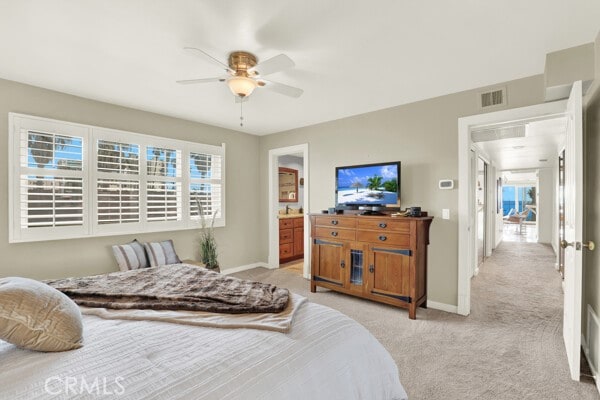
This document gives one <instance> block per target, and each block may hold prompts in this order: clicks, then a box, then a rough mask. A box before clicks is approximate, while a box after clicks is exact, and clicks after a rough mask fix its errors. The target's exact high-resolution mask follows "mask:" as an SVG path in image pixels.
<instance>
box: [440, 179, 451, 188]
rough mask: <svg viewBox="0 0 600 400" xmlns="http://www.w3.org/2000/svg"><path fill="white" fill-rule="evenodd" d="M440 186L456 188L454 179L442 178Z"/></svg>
mask: <svg viewBox="0 0 600 400" xmlns="http://www.w3.org/2000/svg"><path fill="white" fill-rule="evenodd" d="M439 187H440V189H454V181H453V180H452V179H442V180H441V181H440V183H439Z"/></svg>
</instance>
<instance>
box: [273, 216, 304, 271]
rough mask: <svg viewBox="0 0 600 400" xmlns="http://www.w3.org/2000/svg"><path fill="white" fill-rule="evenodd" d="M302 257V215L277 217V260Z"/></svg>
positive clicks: (282, 260) (283, 260)
mask: <svg viewBox="0 0 600 400" xmlns="http://www.w3.org/2000/svg"><path fill="white" fill-rule="evenodd" d="M302 257H304V215H301V214H300V215H298V216H297V217H286V218H280V219H279V262H280V263H284V262H288V261H291V260H295V259H298V258H302Z"/></svg>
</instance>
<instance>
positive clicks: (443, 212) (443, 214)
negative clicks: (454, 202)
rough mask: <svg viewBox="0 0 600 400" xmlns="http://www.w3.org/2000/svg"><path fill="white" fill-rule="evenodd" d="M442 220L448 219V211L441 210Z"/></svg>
mask: <svg viewBox="0 0 600 400" xmlns="http://www.w3.org/2000/svg"><path fill="white" fill-rule="evenodd" d="M442 219H450V210H449V209H447V208H444V209H442Z"/></svg>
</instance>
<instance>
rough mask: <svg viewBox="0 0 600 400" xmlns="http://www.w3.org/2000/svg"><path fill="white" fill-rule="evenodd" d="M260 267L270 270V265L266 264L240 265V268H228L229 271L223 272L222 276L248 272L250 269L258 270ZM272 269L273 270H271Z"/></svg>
mask: <svg viewBox="0 0 600 400" xmlns="http://www.w3.org/2000/svg"><path fill="white" fill-rule="evenodd" d="M258 267H263V268H269V265H268V264H267V263H265V262H255V263H252V264H246V265H240V266H239V267H233V268H227V269H225V270H223V271H221V274H223V275H229V274H235V273H236V272H242V271H247V270H249V269H252V268H258ZM270 269H272V268H270Z"/></svg>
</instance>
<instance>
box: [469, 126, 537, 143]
mask: <svg viewBox="0 0 600 400" xmlns="http://www.w3.org/2000/svg"><path fill="white" fill-rule="evenodd" d="M525 130H526V127H525V125H515V126H503V127H499V128H483V129H474V130H473V131H472V132H471V140H472V141H473V142H475V143H477V142H489V141H492V140H501V139H512V138H522V137H525Z"/></svg>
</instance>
